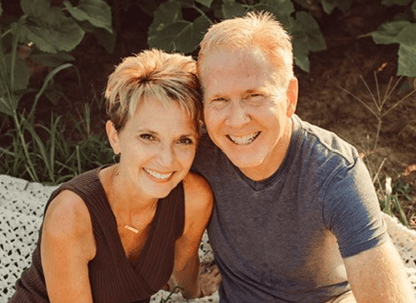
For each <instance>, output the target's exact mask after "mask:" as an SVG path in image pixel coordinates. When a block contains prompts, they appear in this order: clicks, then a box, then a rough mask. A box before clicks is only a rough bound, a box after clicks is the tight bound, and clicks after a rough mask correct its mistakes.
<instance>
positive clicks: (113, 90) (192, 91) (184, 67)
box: [105, 49, 202, 132]
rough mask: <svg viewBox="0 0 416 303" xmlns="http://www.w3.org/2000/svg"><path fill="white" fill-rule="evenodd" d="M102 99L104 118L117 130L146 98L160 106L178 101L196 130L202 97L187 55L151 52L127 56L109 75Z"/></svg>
mask: <svg viewBox="0 0 416 303" xmlns="http://www.w3.org/2000/svg"><path fill="white" fill-rule="evenodd" d="M105 98H106V106H107V115H108V116H109V118H110V120H111V121H112V122H113V124H114V127H115V129H116V130H117V131H121V130H122V129H123V127H124V126H125V124H126V122H127V120H128V119H129V118H130V117H131V116H132V115H133V114H134V112H135V110H136V108H137V106H138V105H139V104H140V103H141V102H143V101H144V100H146V99H148V98H154V99H156V100H159V101H160V102H162V104H163V103H168V102H177V103H178V104H179V105H180V106H181V107H182V108H183V109H184V110H185V111H186V112H187V114H188V115H189V116H190V118H191V119H192V121H193V123H194V127H195V130H196V131H197V132H198V131H199V124H200V120H201V116H202V95H201V90H200V86H199V81H198V78H197V76H196V62H195V61H194V60H193V59H192V57H190V56H183V55H181V54H167V53H165V52H163V51H160V50H157V49H152V50H146V51H143V52H141V53H139V54H137V55H134V56H129V57H126V58H125V59H124V60H123V61H122V63H120V64H119V65H118V66H117V67H116V69H115V70H114V72H113V73H112V74H111V75H110V76H109V78H108V82H107V88H106V91H105Z"/></svg>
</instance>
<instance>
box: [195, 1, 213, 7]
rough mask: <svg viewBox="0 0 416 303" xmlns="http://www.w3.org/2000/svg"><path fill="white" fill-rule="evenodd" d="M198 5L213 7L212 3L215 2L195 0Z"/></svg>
mask: <svg viewBox="0 0 416 303" xmlns="http://www.w3.org/2000/svg"><path fill="white" fill-rule="evenodd" d="M195 1H196V2H198V3H201V4H202V5H204V6H206V7H211V4H212V1H214V0H195Z"/></svg>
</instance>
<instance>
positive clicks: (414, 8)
mask: <svg viewBox="0 0 416 303" xmlns="http://www.w3.org/2000/svg"><path fill="white" fill-rule="evenodd" d="M412 11H413V16H414V17H415V19H416V1H413V4H412Z"/></svg>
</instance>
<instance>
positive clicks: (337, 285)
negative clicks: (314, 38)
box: [194, 13, 415, 303]
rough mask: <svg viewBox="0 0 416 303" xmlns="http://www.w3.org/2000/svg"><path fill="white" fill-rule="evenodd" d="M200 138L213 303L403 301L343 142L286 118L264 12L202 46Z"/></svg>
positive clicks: (291, 88) (390, 255) (292, 90)
mask: <svg viewBox="0 0 416 303" xmlns="http://www.w3.org/2000/svg"><path fill="white" fill-rule="evenodd" d="M198 73H199V76H200V79H201V83H202V88H203V91H204V119H205V125H206V129H207V132H208V135H209V138H208V136H204V137H203V138H202V140H201V142H200V145H199V151H198V154H197V158H196V160H195V163H194V169H195V170H196V171H198V172H199V173H201V174H202V175H204V176H205V177H206V178H207V179H208V181H209V182H210V184H211V186H212V188H213V190H214V194H215V199H216V206H215V209H214V213H213V216H212V219H211V223H210V225H209V228H208V232H209V237H210V243H211V244H212V246H213V249H214V253H215V256H216V261H217V264H218V267H219V269H220V272H221V275H222V280H223V282H222V285H221V286H220V298H221V303H225V302H238V303H241V302H250V303H252V302H307V303H314V302H319V303H321V302H359V303H361V302H377V303H380V302H385V303H387V302H395V303H398V302H403V303H404V302H406V303H407V302H415V301H414V296H413V293H412V289H411V287H410V283H409V282H408V281H407V278H406V276H405V272H404V267H403V264H402V261H401V259H400V256H399V255H398V252H397V251H396V249H395V248H394V246H393V244H392V243H391V241H390V239H389V237H388V234H387V233H386V226H385V223H384V221H383V219H382V216H381V212H380V209H379V205H378V200H377V196H376V194H375V191H374V188H373V185H372V182H371V178H370V176H369V174H368V172H367V170H366V168H365V165H364V163H363V162H362V160H361V159H360V158H359V156H358V152H357V151H356V149H355V148H354V147H352V146H351V145H349V144H348V143H346V142H344V141H342V140H341V139H340V138H338V137H337V136H336V135H335V134H333V133H331V132H328V131H325V130H323V129H320V128H318V127H316V126H313V125H311V124H308V123H306V122H304V121H302V120H301V119H300V118H299V117H298V116H296V115H295V114H294V112H295V109H296V103H297V95H298V83H297V79H296V78H295V77H294V75H293V58H292V45H291V41H290V37H289V36H288V35H287V33H286V32H285V31H284V29H283V28H282V27H281V25H280V23H279V22H277V21H276V20H275V19H274V18H273V17H272V16H271V15H270V14H268V13H249V14H248V15H246V16H245V17H242V18H235V19H230V20H226V21H223V22H221V23H218V24H216V25H214V26H212V27H211V28H210V30H209V31H208V33H207V34H206V35H205V37H204V39H203V41H202V43H201V50H200V54H199V60H198Z"/></svg>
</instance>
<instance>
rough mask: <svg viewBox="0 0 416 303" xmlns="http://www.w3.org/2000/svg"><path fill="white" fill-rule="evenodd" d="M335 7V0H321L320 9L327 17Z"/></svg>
mask: <svg viewBox="0 0 416 303" xmlns="http://www.w3.org/2000/svg"><path fill="white" fill-rule="evenodd" d="M336 6H337V4H336V3H335V0H322V8H323V9H324V12H325V13H327V14H328V15H330V14H331V13H332V11H333V10H334V9H335V7H336Z"/></svg>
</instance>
